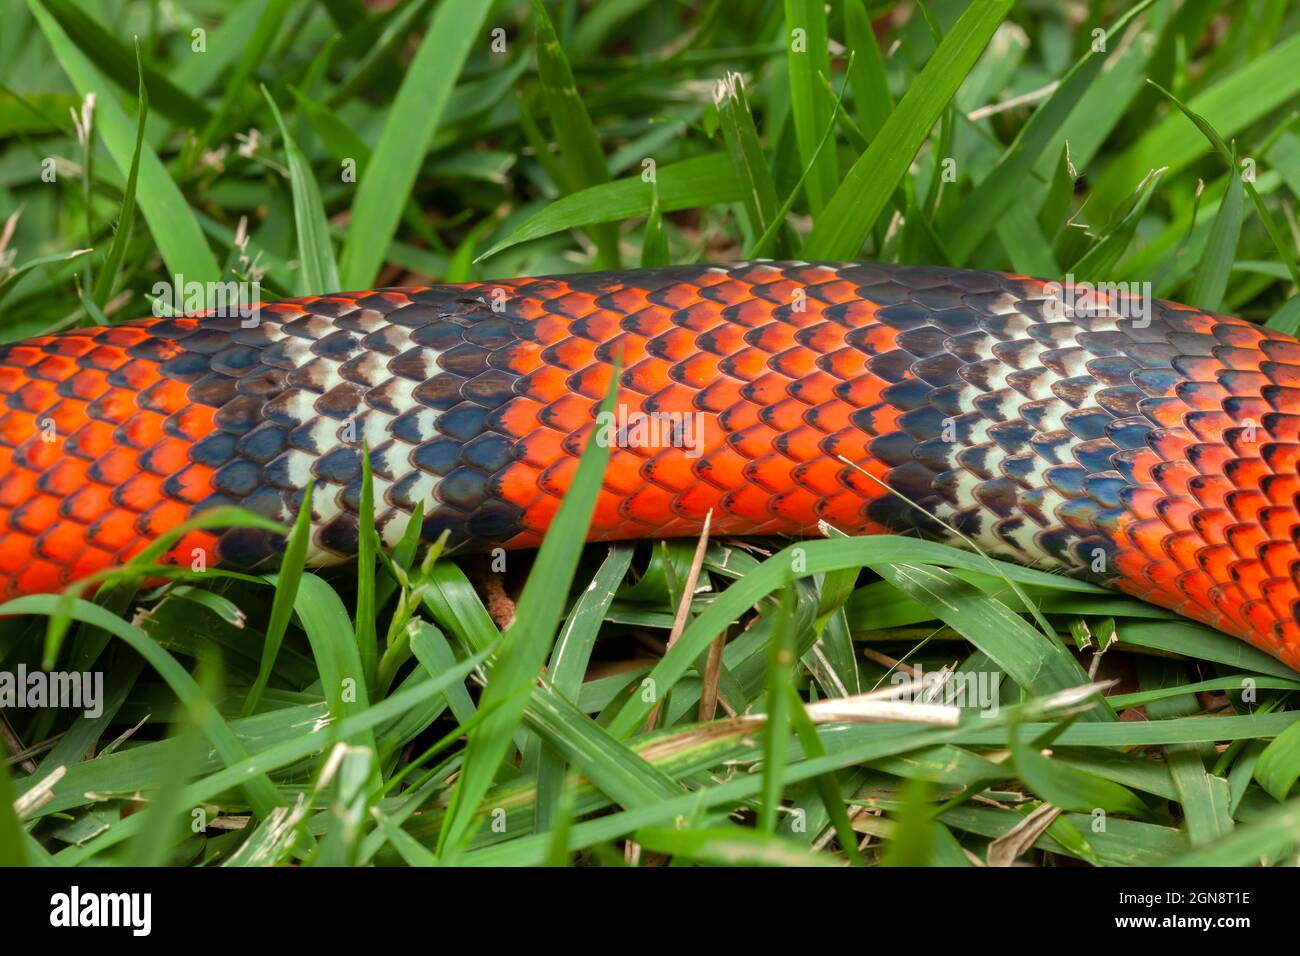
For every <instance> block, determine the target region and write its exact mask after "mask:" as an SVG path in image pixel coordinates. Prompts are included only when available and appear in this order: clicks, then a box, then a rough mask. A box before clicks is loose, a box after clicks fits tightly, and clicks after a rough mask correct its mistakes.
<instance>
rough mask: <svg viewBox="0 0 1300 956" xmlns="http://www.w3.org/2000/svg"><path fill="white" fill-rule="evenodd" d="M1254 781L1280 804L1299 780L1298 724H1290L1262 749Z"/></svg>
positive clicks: (1299, 732)
mask: <svg viewBox="0 0 1300 956" xmlns="http://www.w3.org/2000/svg"><path fill="white" fill-rule="evenodd" d="M1255 779H1256V780H1258V781H1259V785H1260V786H1261V787H1263V788H1264V789H1265V790H1267V791H1268V792H1269V794H1270V795H1271V796H1272V797H1273V799H1274V800H1276V801H1278V802H1279V803H1281V802H1282V801H1283V800H1285V799H1286V797H1287V794H1289V793H1290V792H1291V788H1292V787H1294V786H1295V782H1296V780H1297V779H1300V724H1292V725H1291V726H1290V727H1288V728H1287V729H1286V730H1284V731H1283V732H1282V733H1281V734H1279V735H1278V737H1277V739H1276V740H1274V741H1272V742H1271V743H1269V745H1268V746H1267V747H1265V748H1264V752H1263V753H1262V754H1260V755H1259V761H1258V762H1257V763H1256V764H1255Z"/></svg>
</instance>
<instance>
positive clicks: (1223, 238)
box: [1187, 163, 1245, 312]
mask: <svg viewBox="0 0 1300 956" xmlns="http://www.w3.org/2000/svg"><path fill="white" fill-rule="evenodd" d="M1244 207H1245V190H1244V189H1243V188H1242V182H1241V170H1240V169H1238V168H1236V164H1235V163H1234V164H1233V170H1232V178H1231V179H1230V180H1229V182H1228V191H1227V193H1225V194H1224V197H1223V202H1222V203H1220V204H1219V211H1218V213H1217V214H1216V215H1215V217H1214V224H1213V225H1212V226H1211V227H1210V239H1209V242H1207V243H1206V245H1205V252H1204V253H1203V254H1202V255H1201V263H1200V265H1199V266H1198V267H1197V269H1196V278H1195V280H1193V282H1192V288H1191V291H1190V292H1189V293H1188V296H1187V304H1188V305H1195V306H1199V307H1200V308H1202V309H1205V310H1206V311H1207V312H1218V311H1220V310H1221V309H1222V308H1223V296H1224V293H1225V292H1227V290H1228V279H1229V277H1230V276H1231V274H1232V263H1233V260H1234V259H1235V258H1236V257H1237V243H1238V241H1239V240H1240V238H1241V220H1242V214H1243V212H1244Z"/></svg>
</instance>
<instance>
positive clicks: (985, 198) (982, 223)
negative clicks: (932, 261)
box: [944, 0, 1154, 266]
mask: <svg viewBox="0 0 1300 956" xmlns="http://www.w3.org/2000/svg"><path fill="white" fill-rule="evenodd" d="M1153 2H1154V0H1142V2H1140V3H1138V4H1136V5H1135V6H1133V7H1132V8H1131V9H1130V10H1129V11H1128V12H1127V13H1125V14H1124V15H1123V16H1122V17H1120V18H1119V19H1118V20H1117V21H1116V22H1115V23H1114V24H1113V25H1112V26H1111V28H1110V29H1109V30H1108V31H1106V35H1105V37H1104V39H1103V41H1102V42H1103V43H1104V44H1105V45H1104V46H1103V47H1102V51H1101V52H1095V46H1094V45H1092V44H1090V45H1089V47H1088V52H1087V53H1085V54H1084V55H1083V56H1082V57H1081V58H1080V59H1079V60H1078V62H1076V63H1075V64H1074V66H1073V67H1071V68H1070V71H1069V72H1068V73H1066V75H1065V76H1064V77H1063V78H1062V79H1061V81H1060V83H1059V84H1058V85H1057V87H1056V89H1055V91H1053V93H1052V95H1051V96H1049V97H1048V98H1047V99H1046V100H1045V101H1044V102H1043V103H1042V105H1040V106H1039V107H1038V109H1036V110H1034V114H1033V116H1031V117H1030V118H1029V122H1027V123H1026V124H1025V125H1024V126H1022V127H1021V128H1020V131H1019V132H1018V133H1017V134H1016V138H1015V139H1014V140H1013V141H1012V143H1011V145H1010V146H1008V147H1007V150H1006V152H1005V153H1003V154H1002V157H1001V158H1000V159H999V160H998V164H997V165H996V166H995V167H994V168H993V171H992V172H990V173H989V174H988V176H986V177H984V179H983V180H981V182H980V184H979V185H978V186H976V187H975V190H974V192H972V193H971V194H970V195H969V196H968V197H967V198H966V199H965V200H964V201H963V202H962V204H961V208H960V210H959V211H958V213H957V215H956V217H955V218H954V220H953V221H952V222H951V223H949V224H948V228H947V229H946V230H945V233H944V244H945V247H946V248H947V250H948V253H949V255H950V256H951V262H952V264H953V265H955V266H960V265H965V264H966V262H967V261H969V259H970V257H971V255H973V254H974V252H975V250H976V249H977V248H979V244H980V243H981V242H982V241H983V240H984V237H985V236H987V235H988V233H989V230H990V229H992V228H993V227H994V226H995V225H996V224H997V222H998V218H999V217H1000V216H1001V215H1002V214H1003V213H1004V212H1005V211H1006V209H1007V208H1008V207H1009V206H1011V205H1012V204H1013V203H1014V202H1015V201H1016V200H1017V199H1018V198H1019V197H1020V196H1021V195H1022V192H1023V189H1024V182H1025V179H1026V177H1028V176H1029V175H1030V174H1031V173H1032V171H1033V169H1034V167H1035V166H1036V165H1037V164H1038V161H1039V159H1040V157H1041V156H1042V155H1043V153H1044V151H1046V150H1047V149H1048V148H1049V147H1050V146H1051V145H1052V143H1053V142H1054V141H1055V138H1056V134H1057V132H1058V131H1059V130H1060V128H1061V127H1062V126H1063V125H1064V124H1065V121H1066V120H1067V119H1068V118H1069V116H1070V114H1071V113H1072V112H1073V111H1074V108H1075V106H1077V105H1078V103H1079V101H1080V100H1081V99H1082V98H1083V95H1084V94H1085V93H1086V92H1087V91H1088V88H1089V87H1090V86H1091V85H1092V82H1093V80H1094V79H1096V77H1097V76H1098V74H1100V73H1101V70H1102V67H1103V66H1105V64H1106V61H1107V57H1108V53H1107V52H1106V51H1109V50H1112V49H1113V48H1114V45H1113V41H1114V39H1115V38H1116V37H1118V35H1119V34H1120V33H1121V32H1123V30H1124V29H1125V27H1127V26H1128V24H1129V22H1130V21H1132V19H1133V18H1134V17H1136V16H1137V15H1138V14H1139V13H1141V12H1142V11H1143V10H1145V9H1146V8H1147V7H1149V6H1150V5H1151V4H1152V3H1153Z"/></svg>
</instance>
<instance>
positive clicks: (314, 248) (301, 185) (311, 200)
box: [262, 86, 339, 295]
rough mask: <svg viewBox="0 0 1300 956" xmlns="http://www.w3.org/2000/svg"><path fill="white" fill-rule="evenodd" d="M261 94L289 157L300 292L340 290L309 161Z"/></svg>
mask: <svg viewBox="0 0 1300 956" xmlns="http://www.w3.org/2000/svg"><path fill="white" fill-rule="evenodd" d="M262 95H263V96H264V97H266V102H267V103H268V104H270V107H271V113H272V114H273V115H274V116H275V123H276V125H277V126H279V127H280V136H281V137H282V138H283V139H284V152H285V155H286V156H287V157H288V160H289V184H290V188H291V190H292V192H293V221H294V225H295V227H296V228H297V232H298V267H299V268H300V269H301V270H302V273H301V281H300V282H299V285H298V290H297V291H298V294H299V295H324V294H325V293H327V292H336V291H338V289H339V270H338V266H337V265H336V264H335V262H334V247H333V246H331V245H330V233H329V222H328V220H327V219H326V217H325V206H324V204H323V203H322V202H321V197H320V188H319V187H318V186H317V185H316V175H315V174H314V173H313V172H312V168H311V164H310V163H309V162H308V161H307V157H306V156H304V155H303V153H302V150H301V149H299V148H298V144H297V143H295V142H294V140H293V137H292V136H290V135H289V127H288V126H286V125H285V122H284V117H283V116H281V115H280V107H278V106H277V105H276V104H275V100H274V99H272V98H271V93H270V91H269V90H268V89H267V88H266V87H265V86H263V87H262Z"/></svg>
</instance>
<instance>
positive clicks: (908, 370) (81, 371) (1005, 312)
mask: <svg viewBox="0 0 1300 956" xmlns="http://www.w3.org/2000/svg"><path fill="white" fill-rule="evenodd" d="M252 311H253V314H252V315H251V317H250V316H249V315H245V314H242V313H241V314H233V313H232V310H218V311H214V312H208V313H203V314H198V315H181V316H163V317H159V316H152V317H148V318H143V319H139V320H134V321H124V322H120V323H116V324H110V325H97V326H91V327H84V328H73V329H66V330H63V331H57V332H53V333H51V334H46V335H41V336H37V337H35V338H30V339H27V340H24V341H19V342H14V343H12V344H8V345H6V346H4V347H2V348H0V396H3V416H2V417H0V599H4V600H8V599H10V598H13V597H16V596H20V595H27V594H35V593H49V592H55V591H60V590H63V589H66V588H68V587H70V586H73V585H75V583H76V582H78V581H82V580H83V579H86V578H89V577H92V576H93V575H96V574H99V573H101V572H104V571H105V569H112V568H116V567H119V566H120V565H122V564H124V563H126V562H128V561H130V560H131V559H132V558H133V557H135V556H137V555H139V554H140V553H141V552H142V551H144V550H145V549H146V548H148V547H149V546H150V545H151V544H152V543H153V542H156V541H158V540H159V539H160V538H162V537H163V536H165V535H168V534H169V532H175V531H176V529H183V528H188V530H184V531H183V533H181V534H180V535H179V536H176V535H174V534H173V537H175V541H174V543H172V545H171V547H170V548H168V549H167V550H166V552H165V553H164V554H163V555H162V556H161V560H162V561H165V562H172V563H187V562H190V561H191V556H192V555H195V554H202V555H205V556H207V560H208V561H209V562H210V564H211V565H212V566H223V567H224V566H230V567H256V566H258V565H259V564H260V563H266V562H268V561H275V560H277V559H278V556H279V555H281V554H282V553H283V550H284V547H285V537H284V536H283V535H282V534H277V533H275V532H273V531H269V530H263V529H262V528H257V527H245V526H236V527H224V528H223V527H202V526H200V525H201V523H200V525H196V524H195V523H194V521H193V519H195V518H196V517H198V516H200V515H203V514H204V513H206V512H210V511H211V510H212V509H214V508H218V507H221V506H229V505H235V506H239V507H242V508H244V509H247V510H248V511H251V512H253V513H254V514H257V515H261V516H263V517H265V518H267V519H270V520H271V521H274V522H278V523H280V525H282V526H287V525H289V524H292V523H293V521H294V520H295V518H296V517H297V515H298V513H299V510H300V508H301V506H302V504H303V502H304V498H305V495H306V489H307V488H308V486H309V485H310V486H311V487H312V489H313V493H312V496H311V498H310V513H309V516H308V517H309V520H310V528H309V529H308V530H309V542H308V554H307V560H308V563H309V564H311V565H312V566H323V565H330V564H337V563H342V562H346V561H347V560H348V559H349V558H351V557H353V556H354V555H355V554H356V551H357V546H358V539H359V536H360V534H361V528H362V525H361V523H360V521H359V517H358V515H359V509H360V508H361V507H362V503H363V495H362V489H363V483H364V482H363V478H364V475H365V473H366V471H367V469H366V468H365V467H364V465H365V463H364V462H363V460H362V456H363V455H367V456H368V459H369V469H368V471H369V473H370V475H371V481H372V489H373V521H374V528H375V531H376V533H377V535H378V537H379V539H380V542H381V543H382V545H383V546H385V547H395V546H396V545H397V544H398V543H399V542H400V541H402V540H403V536H404V535H405V534H406V533H407V531H408V527H409V526H410V525H411V523H412V521H413V520H414V519H415V517H416V516H417V515H418V516H419V521H420V527H419V529H418V534H419V536H420V538H422V539H423V540H425V541H426V542H432V541H434V540H435V539H437V538H439V537H440V536H442V535H444V534H446V535H447V537H448V540H449V541H450V542H451V543H452V545H453V546H454V547H459V548H463V549H465V550H467V551H472V550H484V549H492V548H506V549H526V548H536V547H537V546H538V545H539V544H540V542H541V540H542V538H543V536H544V535H545V533H546V531H547V529H548V527H549V526H550V524H551V522H552V520H553V519H554V518H555V516H556V513H557V511H558V509H559V507H560V504H561V502H562V501H563V499H564V496H565V493H566V491H567V490H568V488H569V487H570V486H571V484H572V483H573V481H574V478H575V474H576V472H577V467H578V462H579V458H580V456H581V454H582V450H583V448H584V447H585V445H586V443H587V442H588V441H589V440H591V439H592V437H593V436H595V435H597V434H603V436H604V440H606V441H607V443H608V445H609V457H608V461H607V465H606V470H605V474H604V478H603V483H602V487H601V489H600V491H599V494H598V497H597V500H596V502H595V506H594V511H593V513H592V518H591V523H590V529H589V534H588V538H589V540H592V541H616V540H636V539H656V538H671V537H686V536H696V535H699V534H700V533H701V530H702V528H703V526H704V523H705V521H706V519H707V520H708V521H710V523H711V529H712V533H713V534H715V535H728V536H756V535H778V536H796V537H811V536H818V535H819V529H824V528H825V527H826V526H830V527H832V528H835V529H838V530H840V531H842V532H844V533H847V534H851V535H864V534H885V533H895V534H900V533H901V534H916V535H920V536H923V537H925V538H928V539H933V540H939V541H945V542H949V543H953V544H956V545H958V546H960V547H975V548H978V549H980V550H982V551H985V552H986V553H987V554H988V555H991V556H994V557H997V558H1001V559H1004V560H1008V561H1012V562H1017V563H1020V564H1025V565H1029V566H1033V567H1037V568H1040V569H1044V570H1048V571H1053V572H1060V573H1062V574H1065V575H1070V576H1074V577H1077V578H1081V579H1084V580H1088V581H1093V582H1095V583H1099V584H1102V585H1105V586H1107V587H1109V588H1113V589H1115V590H1118V591H1120V592H1122V593H1125V594H1127V595H1130V596H1132V597H1135V598H1138V599H1141V600H1143V601H1146V602H1149V603H1151V604H1155V605H1158V606H1160V607H1163V608H1167V609H1170V610H1172V611H1174V612H1176V613H1177V614H1180V615H1182V616H1184V617H1187V618H1190V619H1192V620H1194V621H1198V622H1201V623H1203V624H1206V625H1209V626H1210V627H1212V628H1215V629H1217V630H1219V631H1221V632H1224V633H1226V634H1229V635H1232V636H1234V637H1237V638H1240V639H1242V640H1245V641H1247V642H1249V643H1250V644H1251V645H1253V646H1255V647H1257V648H1259V649H1261V650H1263V651H1265V652H1267V653H1269V654H1271V655H1273V656H1274V657H1276V658H1278V659H1279V660H1281V661H1282V662H1284V663H1285V664H1287V665H1289V666H1290V667H1291V668H1293V669H1300V591H1298V590H1297V583H1296V582H1297V579H1298V576H1300V570H1298V569H1300V550H1298V545H1297V541H1300V514H1298V513H1297V501H1298V500H1300V342H1297V340H1296V339H1295V338H1293V337H1292V336H1290V335H1287V334H1284V333H1283V332H1281V331H1278V330H1274V329H1271V328H1269V327H1266V326H1262V325H1259V324H1256V323H1252V322H1249V321H1246V320H1243V319H1239V318H1234V317H1231V316H1228V315H1222V314H1217V313H1213V312H1207V311H1203V310H1200V309H1197V308H1193V307H1190V306H1186V305H1180V304H1178V303H1175V302H1167V301H1163V300H1160V299H1154V298H1152V297H1151V296H1150V295H1149V294H1146V293H1145V292H1143V291H1142V290H1141V289H1140V288H1138V287H1137V284H1134V287H1133V288H1125V287H1123V284H1119V283H1112V284H1110V285H1109V286H1107V285H1104V284H1098V285H1097V286H1096V287H1088V286H1087V285H1086V284H1079V283H1074V282H1073V281H1071V282H1070V283H1061V282H1052V281H1045V280H1042V279H1035V278H1032V277H1029V276H1023V275H1015V274H1003V273H996V272H986V271H974V270H965V269H957V268H948V267H938V266H914V265H896V264H884V263H872V262H842V263H831V262H774V261H753V262H740V263H736V264H729V265H683V266H667V267H660V268H650V269H629V270H621V271H613V272H590V273H581V274H575V275H555V276H542V277H527V278H510V279H500V280H487V281H477V282H467V283H458V284H444V285H429V286H423V287H411V288H390V289H373V290H367V291H358V292H340V293H335V294H328V295H313V296H307V297H301V298H290V299H283V300H279V301H270V302H265V303H259V304H258V306H257V308H256V309H255V310H252ZM616 375H617V381H615V376H616ZM611 390H615V394H616V399H615V407H614V410H613V411H606V412H601V410H600V409H601V403H602V400H604V399H605V398H606V395H607V394H608V393H610V392H611ZM602 415H603V416H604V418H602ZM164 543H166V542H164Z"/></svg>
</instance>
